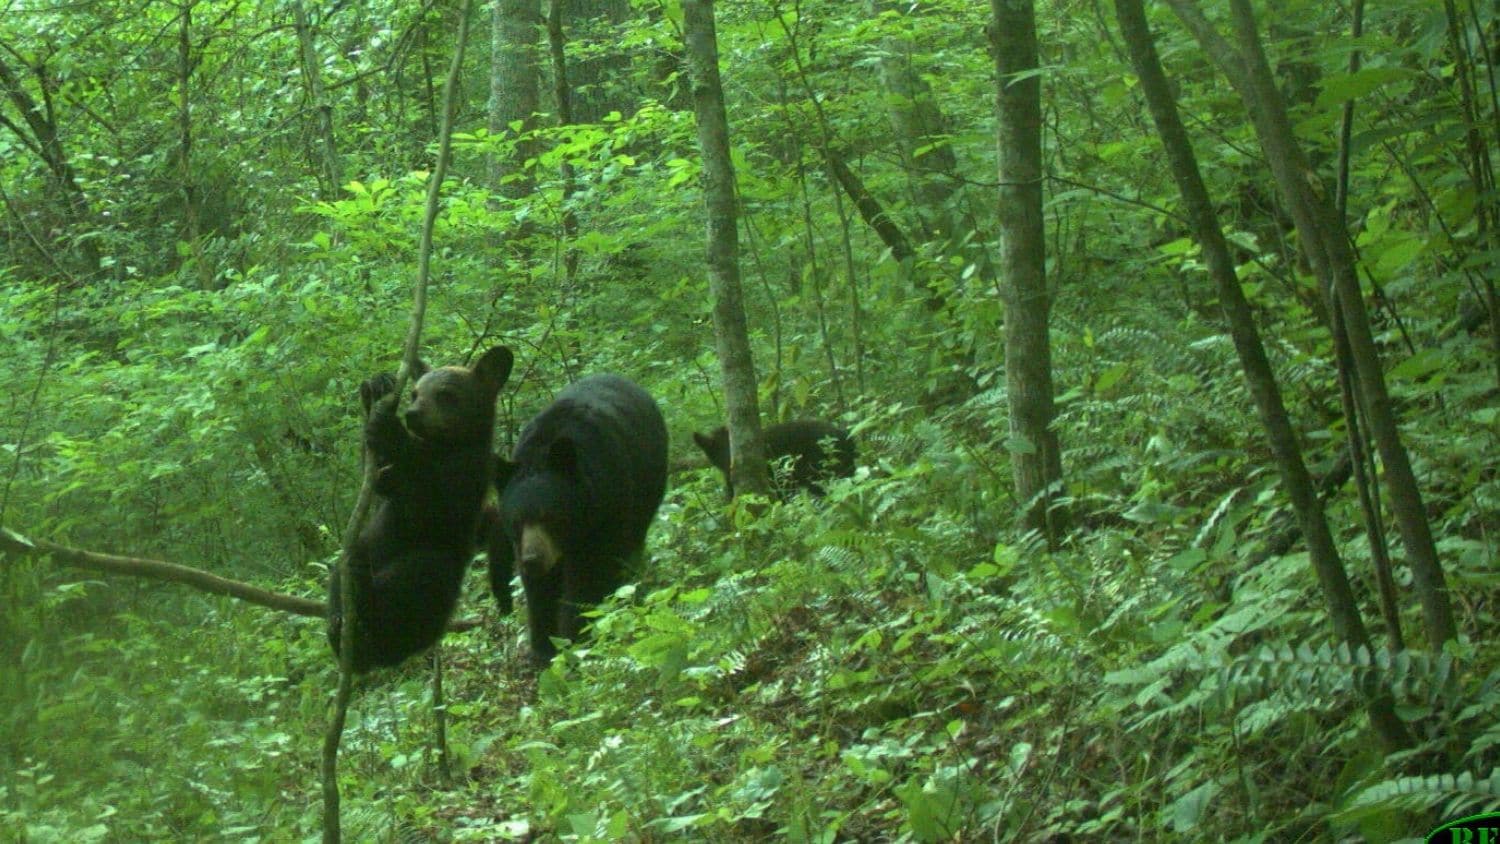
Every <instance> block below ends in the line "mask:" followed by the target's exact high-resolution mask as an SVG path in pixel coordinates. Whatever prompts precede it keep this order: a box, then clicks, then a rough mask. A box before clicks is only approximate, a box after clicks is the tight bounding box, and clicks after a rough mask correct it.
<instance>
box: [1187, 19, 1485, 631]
mask: <svg viewBox="0 0 1500 844" xmlns="http://www.w3.org/2000/svg"><path fill="white" fill-rule="evenodd" d="M1167 2H1168V4H1169V5H1171V7H1172V10H1173V11H1174V12H1176V14H1177V16H1178V17H1179V18H1180V19H1181V20H1182V21H1183V23H1184V24H1185V25H1186V26H1187V27H1188V29H1189V31H1190V32H1192V34H1193V37H1194V38H1196V39H1197V40H1198V42H1199V44H1200V45H1201V46H1202V47H1203V48H1204V51H1205V52H1206V53H1208V55H1209V57H1210V58H1211V59H1212V60H1213V61H1214V63H1215V64H1216V65H1217V66H1218V67H1219V68H1220V70H1222V71H1223V72H1224V75H1225V76H1226V77H1228V79H1229V82H1230V84H1231V85H1233V86H1234V88H1235V90H1236V91H1237V92H1238V93H1239V95H1240V99H1241V100H1242V101H1243V102H1244V104H1245V109H1246V111H1247V112H1248V113H1249V115H1250V120H1251V124H1252V125H1253V126H1254V127H1255V132H1256V135H1257V136H1258V137H1259V139H1260V143H1261V147H1262V148H1263V149H1264V151H1265V154H1266V159H1267V162H1268V163H1269V165H1270V168H1271V174H1272V177H1273V178H1274V179H1275V180H1276V184H1277V187H1278V188H1279V189H1280V190H1281V192H1282V194H1283V195H1284V196H1285V199H1286V204H1287V209H1288V211H1289V212H1290V213H1291V216H1292V221H1293V223H1294V224H1295V225H1296V227H1297V234H1298V236H1299V238H1300V239H1301V241H1302V245H1303V248H1304V249H1305V250H1306V252H1307V254H1308V257H1309V259H1310V260H1311V262H1312V266H1313V271H1314V272H1315V273H1316V275H1317V277H1318V279H1319V281H1320V282H1321V284H1322V287H1323V289H1324V290H1325V291H1326V293H1327V295H1328V297H1329V300H1330V305H1331V307H1332V308H1335V309H1337V310H1338V312H1339V313H1340V315H1341V316H1342V317H1343V322H1344V326H1345V328H1346V330H1347V333H1348V339H1349V349H1350V352H1351V353H1352V356H1353V358H1354V369H1355V371H1354V373H1353V377H1354V382H1355V383H1356V384H1357V385H1358V392H1359V397H1360V402H1359V404H1360V410H1361V412H1363V413H1364V414H1365V415H1366V417H1367V419H1368V421H1369V423H1370V432H1371V434H1372V436H1373V439H1374V441H1375V449H1376V451H1377V452H1378V453H1379V455H1380V459H1381V461H1382V462H1383V463H1384V464H1385V482H1386V489H1387V491H1388V492H1389V496H1390V506H1391V512H1392V514H1393V515H1394V516H1395V517H1396V526H1397V529H1398V530H1399V531H1400V533H1401V540H1402V544H1403V546H1404V547H1405V548H1406V556H1407V563H1408V565H1409V566H1410V567H1411V572H1412V580H1413V581H1414V583H1415V586H1416V591H1417V600H1418V601H1419V602H1420V604H1421V606H1422V618H1423V622H1424V624H1425V627H1426V632H1427V643H1428V646H1429V647H1430V648H1431V649H1432V650H1434V651H1437V650H1440V649H1441V648H1442V646H1443V643H1444V642H1446V641H1448V640H1449V639H1452V638H1454V637H1455V636H1456V635H1457V626H1456V624H1455V622H1454V620H1453V606H1452V603H1451V601H1450V599H1449V595H1448V586H1447V582H1446V579H1445V577H1444V575H1443V568H1442V563H1441V562H1440V561H1439V559H1438V556H1437V546H1436V544H1435V543H1434V542H1433V538H1432V528H1431V526H1430V525H1429V524H1428V523H1427V513H1426V510H1425V508H1424V506H1423V504H1422V493H1421V490H1420V488H1419V487H1418V486H1417V479H1416V474H1415V473H1414V472H1413V471H1412V468H1411V461H1410V459H1409V458H1408V456H1407V454H1406V447H1405V445H1403V444H1402V441H1401V431H1400V425H1399V424H1398V422H1397V420H1396V413H1395V409H1394V407H1393V405H1392V402H1391V398H1390V394H1389V393H1388V392H1387V390H1386V386H1385V373H1384V371H1383V369H1382V367H1381V362H1380V352H1379V350H1378V349H1377V348H1376V346H1375V339H1374V335H1373V333H1372V331H1371V329H1370V319H1369V314H1367V313H1366V312H1365V307H1364V300H1363V296H1362V294H1361V292H1360V285H1359V276H1358V270H1357V267H1356V264H1355V259H1354V251H1353V248H1352V247H1351V246H1350V245H1349V232H1348V230H1347V228H1346V227H1345V225H1344V222H1343V220H1342V219H1341V218H1340V217H1339V213H1338V210H1337V209H1336V208H1335V207H1334V205H1333V202H1332V201H1331V199H1330V197H1329V196H1328V192H1327V191H1326V190H1325V188H1324V186H1323V182H1322V178H1321V177H1320V176H1319V175H1318V173H1317V171H1316V170H1315V169H1313V167H1312V165H1311V164H1310V163H1309V161H1308V158H1307V154H1306V152H1305V151H1304V150H1303V149H1302V147H1301V145H1300V144H1298V143H1297V140H1296V137H1295V135H1294V134H1293V132H1292V123H1291V118H1290V117H1289V116H1288V114H1287V110H1286V103H1285V101H1284V100H1283V99H1282V97H1281V93H1280V92H1279V91H1278V90H1277V89H1276V83H1275V79H1274V77H1273V75H1272V72H1271V68H1270V64H1269V63H1268V62H1267V61H1266V57H1265V52H1264V51H1263V50H1262V49H1261V43H1260V35H1259V33H1258V32H1257V31H1256V25H1255V17H1254V13H1253V12H1252V11H1251V9H1250V4H1249V0H1230V4H1229V5H1230V19H1231V22H1232V25H1233V27H1234V31H1235V37H1236V40H1237V42H1238V44H1237V45H1236V44H1230V43H1229V42H1228V41H1226V40H1225V39H1224V38H1223V37H1222V36H1220V35H1219V34H1218V32H1217V31H1216V30H1214V29H1213V26H1212V24H1210V23H1209V22H1208V20H1207V19H1206V18H1204V17H1203V14H1202V12H1200V11H1199V10H1198V7H1197V5H1196V4H1195V3H1194V2H1193V0H1167Z"/></svg>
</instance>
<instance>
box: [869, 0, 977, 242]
mask: <svg viewBox="0 0 1500 844" xmlns="http://www.w3.org/2000/svg"><path fill="white" fill-rule="evenodd" d="M869 10H870V12H871V14H872V16H875V17H877V18H878V17H879V16H880V15H882V14H887V13H890V14H896V15H901V14H918V13H919V10H918V7H917V4H915V3H903V4H901V5H900V8H898V7H897V4H895V3H892V2H891V0H872V2H870V4H869ZM903 10H904V11H903ZM911 54H912V43H911V40H910V39H907V38H897V37H885V38H882V39H880V82H881V85H882V86H883V87H884V89H885V93H886V103H887V109H888V115H887V116H888V117H889V118H890V122H891V132H892V134H893V135H894V137H895V140H896V146H897V149H898V151H899V152H900V154H901V166H902V168H903V169H905V171H906V177H907V180H908V184H910V186H911V195H912V200H913V204H914V205H915V207H916V209H917V214H918V216H919V217H920V220H921V227H922V229H921V236H922V239H923V240H926V241H934V240H943V241H952V240H953V237H954V234H955V228H956V227H955V225H954V222H953V215H952V214H951V213H949V211H948V209H947V202H948V200H949V198H950V197H952V196H953V194H954V192H955V191H957V189H958V186H959V182H958V181H956V180H955V179H953V178H952V176H953V174H955V173H957V172H958V156H957V155H955V154H954V152H953V147H952V146H950V145H949V144H948V142H947V140H948V130H947V125H946V124H947V121H946V120H944V119H943V112H942V109H941V108H939V107H938V104H937V100H936V98H934V97H933V94H932V86H931V85H929V84H928V83H927V80H926V79H923V78H922V75H921V73H920V72H919V71H918V69H917V68H916V67H915V66H913V64H912V55H911Z"/></svg>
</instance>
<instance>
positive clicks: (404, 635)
mask: <svg viewBox="0 0 1500 844" xmlns="http://www.w3.org/2000/svg"><path fill="white" fill-rule="evenodd" d="M512 362H513V360H512V357H511V353H510V350H509V349H506V348H505V347H503V346H497V347H495V348H493V349H490V350H489V351H488V352H486V353H485V355H484V356H483V357H482V358H480V360H479V362H478V363H477V364H476V365H475V366H474V368H473V369H465V368H463V367H451V366H450V367H442V368H440V369H435V370H431V371H426V367H425V366H423V367H421V369H422V370H423V372H424V374H422V375H421V377H420V378H419V379H418V380H417V383H416V386H415V387H414V388H413V391H412V402H411V406H410V407H408V408H407V410H406V413H405V414H404V417H403V418H404V419H405V422H406V424H405V426H403V425H402V424H401V422H400V421H398V420H397V418H396V405H397V396H395V395H394V394H393V393H391V389H392V387H393V386H394V383H395V379H394V378H393V377H391V376H389V375H381V376H376V377H374V378H371V379H370V380H368V381H366V382H365V383H364V384H362V385H361V386H360V400H361V402H362V404H363V405H364V408H365V413H366V416H367V418H366V421H365V445H366V448H367V449H368V451H367V455H366V459H368V460H371V461H374V464H375V466H377V467H378V469H377V473H376V476H375V489H374V492H375V495H376V496H377V497H376V499H375V501H374V502H373V504H372V505H371V506H372V510H371V513H370V518H369V519H368V520H367V521H366V523H365V526H364V529H363V530H361V531H360V534H359V538H358V539H357V540H355V545H354V549H353V556H352V557H351V558H350V560H349V568H350V571H352V572H355V573H356V576H357V577H360V578H362V580H361V581H360V586H361V588H360V590H359V593H360V603H359V629H358V631H357V632H358V634H359V635H358V636H357V637H356V642H357V645H358V646H357V647H356V649H355V653H354V670H355V671H357V672H363V671H368V670H369V669H371V668H380V667H387V666H393V665H398V664H400V663H401V662H402V661H403V660H405V659H406V658H407V657H410V656H412V655H414V654H416V653H419V652H421V651H424V650H426V649H428V648H429V647H431V646H432V645H433V644H435V643H436V642H437V640H438V639H440V638H441V637H442V635H443V630H444V628H446V627H447V625H448V618H449V616H450V615H452V613H453V607H454V604H456V603H457V602H458V593H459V588H460V586H461V585H462V583H463V575H464V571H465V570H466V569H467V568H468V564H469V559H470V558H471V557H472V556H473V553H474V538H475V530H476V527H477V521H478V518H479V513H480V508H481V507H482V506H483V503H484V497H485V494H486V492H487V491H488V489H489V485H490V478H491V472H492V469H491V455H490V439H491V436H492V434H493V430H494V427H495V396H496V394H497V393H498V392H499V391H500V388H501V387H502V386H504V384H505V379H506V378H507V377H509V375H510V369H511V364H512ZM328 606H329V617H328V639H329V642H330V643H331V644H332V645H333V650H334V653H335V654H337V653H338V651H339V644H340V639H339V636H340V630H341V628H342V620H343V612H342V596H341V595H340V592H339V577H338V571H337V570H336V569H335V571H334V572H333V575H332V577H330V578H329V586H328Z"/></svg>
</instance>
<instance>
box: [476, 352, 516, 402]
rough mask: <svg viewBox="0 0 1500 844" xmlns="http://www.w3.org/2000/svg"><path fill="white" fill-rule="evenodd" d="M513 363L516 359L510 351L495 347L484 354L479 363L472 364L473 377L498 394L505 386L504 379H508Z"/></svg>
mask: <svg viewBox="0 0 1500 844" xmlns="http://www.w3.org/2000/svg"><path fill="white" fill-rule="evenodd" d="M515 362H516V358H515V356H514V355H512V354H511V353H510V349H507V348H505V347H504V346H496V347H494V348H493V349H490V350H489V351H488V352H485V353H484V354H483V355H482V356H481V357H480V358H479V362H478V363H476V364H474V377H476V378H478V379H479V380H480V381H482V382H484V384H485V385H486V386H488V387H490V388H491V389H493V390H494V391H495V392H497V393H498V392H500V388H501V387H504V386H505V381H506V379H507V378H510V369H511V367H512V366H514V365H515Z"/></svg>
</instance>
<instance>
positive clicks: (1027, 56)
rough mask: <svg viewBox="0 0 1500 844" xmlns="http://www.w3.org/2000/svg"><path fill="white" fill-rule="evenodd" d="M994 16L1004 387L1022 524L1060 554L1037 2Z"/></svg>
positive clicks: (997, 5) (999, 0)
mask: <svg viewBox="0 0 1500 844" xmlns="http://www.w3.org/2000/svg"><path fill="white" fill-rule="evenodd" d="M990 8H991V10H992V11H993V12H994V16H995V20H994V28H993V29H992V30H991V48H992V50H993V51H994V56H995V73H996V76H997V79H996V97H995V101H996V111H997V113H998V115H999V128H998V131H997V144H996V146H997V149H998V151H999V160H1000V192H999V193H1000V195H999V210H1000V216H999V224H1000V274H1001V276H1002V277H1003V278H1004V280H1005V284H1004V286H1003V288H1002V289H1003V291H1004V296H1005V382H1006V391H1007V393H1008V403H1009V405H1010V434H1011V439H1012V446H1011V464H1012V466H1013V470H1014V472H1015V483H1016V497H1017V498H1018V499H1019V500H1020V501H1021V504H1022V507H1024V514H1023V516H1022V522H1023V524H1024V525H1025V526H1026V527H1027V528H1028V529H1030V530H1036V531H1039V532H1041V533H1042V534H1043V535H1044V536H1046V537H1047V541H1048V544H1052V545H1055V544H1056V542H1057V540H1058V538H1059V536H1058V535H1059V533H1061V531H1062V530H1063V529H1064V525H1063V524H1062V521H1063V514H1062V513H1061V512H1059V511H1057V509H1056V508H1055V507H1054V506H1053V504H1054V500H1055V498H1056V496H1057V491H1056V487H1057V484H1058V483H1059V482H1060V481H1061V480H1062V458H1061V455H1060V454H1059V446H1058V441H1057V433H1056V432H1055V431H1053V430H1052V420H1053V417H1054V415H1055V411H1054V408H1053V404H1052V344H1051V340H1050V338H1049V337H1048V322H1049V312H1050V310H1051V307H1052V300H1051V296H1050V294H1049V293H1048V291H1047V273H1046V258H1047V253H1046V240H1045V236H1046V232H1045V228H1044V225H1043V220H1042V106H1041V90H1042V85H1041V78H1040V77H1039V76H1038V75H1037V74H1036V70H1037V44H1036V15H1035V10H1034V9H1033V7H1032V0H990Z"/></svg>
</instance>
